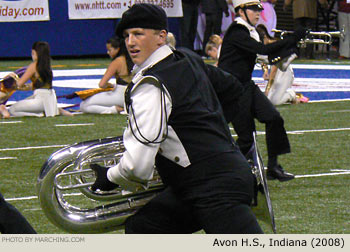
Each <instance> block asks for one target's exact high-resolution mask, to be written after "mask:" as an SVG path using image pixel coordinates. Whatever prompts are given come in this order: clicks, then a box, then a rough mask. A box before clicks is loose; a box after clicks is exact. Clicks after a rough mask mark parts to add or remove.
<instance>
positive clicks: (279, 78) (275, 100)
mask: <svg viewBox="0 0 350 252" xmlns="http://www.w3.org/2000/svg"><path fill="white" fill-rule="evenodd" d="M293 82H294V72H293V68H292V67H291V65H289V66H288V67H287V69H286V71H284V72H282V71H281V70H280V69H277V72H276V75H275V79H274V82H273V84H272V87H271V89H270V91H269V93H268V95H267V97H268V98H269V99H270V101H271V103H272V104H273V105H281V104H283V103H287V102H292V101H294V100H295V99H296V94H295V92H294V90H292V89H291V87H292V85H293Z"/></svg>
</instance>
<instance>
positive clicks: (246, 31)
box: [218, 0, 305, 181]
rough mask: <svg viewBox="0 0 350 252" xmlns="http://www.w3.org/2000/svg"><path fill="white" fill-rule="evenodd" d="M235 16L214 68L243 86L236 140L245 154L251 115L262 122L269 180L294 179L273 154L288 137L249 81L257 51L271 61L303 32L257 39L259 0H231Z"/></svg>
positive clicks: (249, 143) (291, 50) (250, 141)
mask: <svg viewBox="0 0 350 252" xmlns="http://www.w3.org/2000/svg"><path fill="white" fill-rule="evenodd" d="M233 5H234V7H235V11H236V19H235V21H234V22H233V23H232V24H231V26H230V27H229V28H228V30H227V32H226V34H225V36H224V39H223V44H222V49H221V54H220V58H219V63H218V67H219V68H221V69H223V70H225V71H227V72H229V73H231V74H233V75H234V76H235V77H236V78H238V80H240V82H241V83H242V84H243V86H244V93H243V95H242V96H241V98H240V102H239V103H240V112H239V113H238V115H235V116H234V119H233V120H232V124H233V126H234V128H235V131H236V133H237V135H238V139H237V143H238V145H239V147H240V149H241V151H242V153H243V154H244V155H245V154H247V153H248V151H249V149H250V148H251V146H252V144H253V132H254V131H255V122H254V118H256V119H258V120H259V121H260V122H262V123H265V125H266V143H267V150H268V170H267V177H268V178H269V179H278V180H280V181H287V180H290V179H293V178H294V175H293V174H290V173H287V172H285V171H284V170H283V168H282V166H281V165H280V164H279V163H278V161H277V156H278V155H281V154H285V153H289V152H290V145H289V140H288V137H287V133H286V130H285V128H284V121H283V118H282V117H281V115H280V113H279V112H278V111H277V110H276V109H275V107H274V106H273V104H272V103H271V102H270V101H269V99H268V98H267V97H266V96H265V95H264V93H263V92H261V90H260V89H259V87H258V86H257V85H255V83H254V82H253V81H252V72H253V70H254V65H255V63H256V58H257V54H261V55H268V58H269V60H270V62H271V63H273V64H276V63H277V62H278V61H280V60H281V59H283V58H284V57H287V56H289V55H291V54H293V53H294V52H295V50H296V44H297V42H298V41H299V40H300V38H302V37H304V36H305V31H304V30H300V31H297V32H295V33H294V34H293V35H292V36H290V38H288V39H284V40H281V41H278V42H275V43H272V44H268V45H264V44H263V43H261V42H260V39H259V34H258V32H257V31H256V29H255V25H256V24H257V22H258V20H259V17H260V12H261V11H262V5H261V3H260V0H233Z"/></svg>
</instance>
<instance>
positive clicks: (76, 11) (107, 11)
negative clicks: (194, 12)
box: [68, 0, 182, 19]
mask: <svg viewBox="0 0 350 252" xmlns="http://www.w3.org/2000/svg"><path fill="white" fill-rule="evenodd" d="M138 3H151V4H156V5H159V6H161V7H162V8H163V9H164V10H165V12H166V13H167V15H168V17H182V3H181V0H119V1H117V0H68V15H69V19H105V18H121V17H122V14H123V12H124V11H126V10H127V9H128V8H129V6H132V5H134V4H138Z"/></svg>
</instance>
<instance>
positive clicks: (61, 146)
mask: <svg viewBox="0 0 350 252" xmlns="http://www.w3.org/2000/svg"><path fill="white" fill-rule="evenodd" d="M66 146H68V145H47V146H28V147H17V148H4V149H0V151H18V150H32V149H46V148H63V147H66Z"/></svg>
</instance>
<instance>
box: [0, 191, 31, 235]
mask: <svg viewBox="0 0 350 252" xmlns="http://www.w3.org/2000/svg"><path fill="white" fill-rule="evenodd" d="M0 233H2V234H36V232H35V230H34V229H33V227H32V226H31V225H30V224H29V223H28V221H27V220H26V219H25V218H24V216H23V215H22V214H21V213H20V212H19V211H18V210H17V209H16V208H15V207H14V206H12V205H11V204H9V203H7V202H6V201H5V199H4V197H3V196H2V194H1V193H0Z"/></svg>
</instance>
